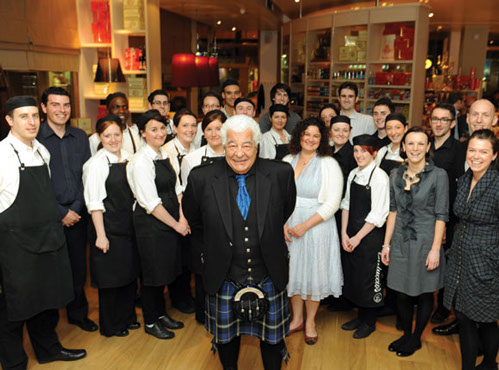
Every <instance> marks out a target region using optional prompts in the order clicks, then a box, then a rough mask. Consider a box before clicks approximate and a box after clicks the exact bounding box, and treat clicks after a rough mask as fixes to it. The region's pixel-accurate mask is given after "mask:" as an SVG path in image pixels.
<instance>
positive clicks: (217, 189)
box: [211, 170, 232, 241]
mask: <svg viewBox="0 0 499 370" xmlns="http://www.w3.org/2000/svg"><path fill="white" fill-rule="evenodd" d="M211 186H212V188H213V192H214V193H215V199H216V201H217V204H218V209H219V212H220V217H221V218H222V222H223V224H224V227H225V231H226V232H227V235H229V239H230V240H231V241H232V216H231V215H232V212H231V209H230V198H229V197H230V190H229V177H228V175H227V171H226V170H225V171H224V173H223V174H222V175H221V176H219V177H218V178H217V179H216V180H215V181H213V183H212V184H211Z"/></svg>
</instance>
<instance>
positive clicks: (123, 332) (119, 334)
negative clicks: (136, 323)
mask: <svg viewBox="0 0 499 370" xmlns="http://www.w3.org/2000/svg"><path fill="white" fill-rule="evenodd" d="M128 334H130V333H129V332H128V330H127V329H123V330H120V331H117V332H116V333H114V334H113V337H126V336H127V335H128Z"/></svg>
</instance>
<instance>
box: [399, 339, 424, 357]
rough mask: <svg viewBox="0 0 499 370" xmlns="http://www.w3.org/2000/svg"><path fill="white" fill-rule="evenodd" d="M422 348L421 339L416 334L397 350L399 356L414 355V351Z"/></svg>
mask: <svg viewBox="0 0 499 370" xmlns="http://www.w3.org/2000/svg"><path fill="white" fill-rule="evenodd" d="M418 349H421V339H417V338H416V337H414V336H411V337H409V340H408V341H407V342H406V343H404V344H402V345H401V346H400V347H399V350H398V351H397V356H399V357H408V356H412V355H413V354H414V352H416V351H417V350H418Z"/></svg>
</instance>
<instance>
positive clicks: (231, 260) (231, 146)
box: [182, 115, 296, 369]
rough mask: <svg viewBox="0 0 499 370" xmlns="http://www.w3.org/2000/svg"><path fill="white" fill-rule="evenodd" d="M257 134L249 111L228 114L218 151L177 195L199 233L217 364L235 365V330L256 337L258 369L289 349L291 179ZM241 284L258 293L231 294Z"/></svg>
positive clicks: (274, 365) (275, 365)
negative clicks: (261, 149)
mask: <svg viewBox="0 0 499 370" xmlns="http://www.w3.org/2000/svg"><path fill="white" fill-rule="evenodd" d="M260 138H261V132H260V129H259V126H258V124H257V123H256V122H255V121H254V120H253V119H252V118H250V117H247V116H244V115H236V116H233V117H231V118H229V119H228V120H227V121H226V122H225V123H224V125H223V126H222V141H223V143H224V146H225V159H211V160H209V161H207V162H205V164H204V165H201V166H199V167H197V168H195V169H193V170H192V171H191V173H190V175H189V180H188V185H187V188H186V190H185V192H184V196H183V200H182V208H183V211H184V215H185V217H186V218H187V220H188V221H189V225H191V229H192V232H193V233H202V237H200V238H199V239H200V240H202V241H203V245H202V248H201V249H202V254H201V256H200V258H201V261H202V263H203V283H204V287H205V290H206V293H207V297H206V323H205V326H206V329H207V330H208V331H209V332H210V333H211V334H213V336H214V338H213V346H214V350H217V349H218V353H219V356H220V361H221V363H222V365H223V368H224V369H237V358H238V354H239V347H240V340H241V339H240V338H241V335H250V336H253V337H257V338H259V339H260V348H261V353H262V360H263V364H264V367H265V369H280V368H281V364H282V360H283V359H285V360H286V359H287V355H288V352H287V349H286V345H285V343H284V338H285V336H286V334H287V333H288V331H289V307H288V298H287V294H286V285H287V283H288V266H289V262H288V250H287V247H286V243H285V241H284V233H283V226H284V224H285V223H286V221H287V219H288V217H289V216H290V215H291V213H292V212H293V209H294V206H295V201H296V187H295V181H294V175H293V170H292V168H291V166H290V165H288V164H286V163H283V162H278V161H272V160H265V159H261V158H257V151H258V144H259V142H260ZM247 287H250V289H252V288H256V290H258V291H260V293H259V294H260V295H258V294H256V296H258V297H262V296H264V298H263V299H261V300H258V299H256V300H255V299H254V298H255V295H253V296H252V295H251V294H248V295H243V296H242V297H243V298H244V297H250V299H249V300H248V301H245V299H243V298H241V302H237V300H238V298H237V297H238V296H239V295H240V294H239V295H238V294H236V293H237V292H238V291H239V292H240V293H244V292H246V291H248V290H247V289H245V288H247ZM261 293H263V294H261ZM234 298H236V302H234ZM257 301H258V302H257ZM262 302H263V303H265V304H263V305H262ZM248 305H249V306H248ZM260 312H262V314H259V313H260Z"/></svg>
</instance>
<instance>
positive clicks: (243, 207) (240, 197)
mask: <svg viewBox="0 0 499 370" xmlns="http://www.w3.org/2000/svg"><path fill="white" fill-rule="evenodd" d="M247 176H248V175H247V174H246V175H236V180H237V185H239V190H238V192H237V197H236V202H237V206H238V207H239V211H241V215H242V216H243V218H244V219H245V220H246V217H247V216H248V211H249V207H250V204H251V198H250V196H249V194H248V190H247V189H246V177H247Z"/></svg>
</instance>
